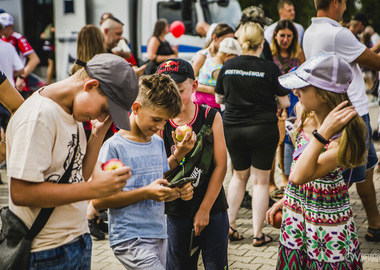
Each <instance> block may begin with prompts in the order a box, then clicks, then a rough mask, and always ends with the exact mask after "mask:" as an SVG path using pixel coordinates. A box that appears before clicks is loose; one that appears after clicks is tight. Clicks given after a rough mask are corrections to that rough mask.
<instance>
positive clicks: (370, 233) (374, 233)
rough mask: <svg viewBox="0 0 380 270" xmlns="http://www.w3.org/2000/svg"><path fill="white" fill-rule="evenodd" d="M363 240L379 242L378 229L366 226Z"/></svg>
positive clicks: (379, 231) (379, 233)
mask: <svg viewBox="0 0 380 270" xmlns="http://www.w3.org/2000/svg"><path fill="white" fill-rule="evenodd" d="M365 240H367V241H369V242H379V241H380V229H374V228H370V227H368V228H367V234H366V235H365Z"/></svg>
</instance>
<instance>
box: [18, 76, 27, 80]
mask: <svg viewBox="0 0 380 270" xmlns="http://www.w3.org/2000/svg"><path fill="white" fill-rule="evenodd" d="M17 78H20V79H21V80H24V79H25V78H24V77H23V76H21V75H18V76H17Z"/></svg>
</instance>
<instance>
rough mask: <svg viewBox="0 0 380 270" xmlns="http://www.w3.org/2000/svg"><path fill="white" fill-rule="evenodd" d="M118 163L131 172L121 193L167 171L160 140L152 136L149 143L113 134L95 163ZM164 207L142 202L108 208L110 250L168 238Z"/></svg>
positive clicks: (164, 154) (154, 178) (154, 203)
mask: <svg viewBox="0 0 380 270" xmlns="http://www.w3.org/2000/svg"><path fill="white" fill-rule="evenodd" d="M111 158H118V159H120V160H121V161H122V162H123V163H124V164H125V165H126V166H129V167H130V168H131V170H132V176H131V178H129V179H128V180H127V184H126V185H125V186H124V188H123V190H133V189H137V188H141V187H143V186H146V185H149V184H150V183H152V182H153V181H155V180H156V179H159V178H163V174H164V173H165V172H166V171H168V170H169V164H168V161H167V157H166V152H165V148H164V142H163V140H162V139H161V138H160V137H159V136H157V135H153V136H152V138H151V141H150V142H148V143H138V142H134V141H131V140H128V139H126V138H124V137H123V136H121V135H120V134H118V133H116V134H115V135H114V136H112V137H111V138H110V139H108V140H107V141H106V142H105V143H104V144H103V146H102V148H101V150H100V153H99V158H98V160H99V161H101V162H106V161H107V160H109V159H111ZM164 208H165V206H164V203H163V202H156V201H153V200H143V201H140V202H137V203H135V204H132V205H128V206H125V207H122V208H111V209H109V210H108V213H109V238H110V245H111V247H112V246H114V245H117V244H119V243H122V242H124V241H127V240H129V239H133V238H137V237H141V238H154V239H164V238H167V231H166V223H165V214H164Z"/></svg>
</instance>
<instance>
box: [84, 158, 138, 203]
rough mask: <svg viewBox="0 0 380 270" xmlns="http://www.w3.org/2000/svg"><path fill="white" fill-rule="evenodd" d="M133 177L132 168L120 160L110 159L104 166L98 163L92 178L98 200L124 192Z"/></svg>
mask: <svg viewBox="0 0 380 270" xmlns="http://www.w3.org/2000/svg"><path fill="white" fill-rule="evenodd" d="M131 175H132V172H131V168H129V167H127V166H125V165H124V164H123V163H122V162H121V161H120V160H118V159H110V160H109V161H107V162H105V163H103V164H102V163H101V162H97V163H96V165H95V168H94V172H93V174H92V178H91V184H92V185H93V187H94V192H96V194H97V196H96V198H100V197H106V196H110V195H113V194H115V193H117V192H119V191H121V190H123V188H124V186H125V184H126V181H127V179H128V178H130V177H131Z"/></svg>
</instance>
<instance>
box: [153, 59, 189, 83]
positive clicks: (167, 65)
mask: <svg viewBox="0 0 380 270" xmlns="http://www.w3.org/2000/svg"><path fill="white" fill-rule="evenodd" d="M156 73H157V74H167V75H169V76H170V77H171V78H172V79H173V80H174V81H175V82H176V83H183V82H184V81H185V80H186V79H187V78H190V79H193V80H195V76H194V70H193V67H192V66H191V65H190V63H189V62H188V61H186V60H183V59H181V58H171V59H168V60H166V61H165V62H163V63H161V65H159V67H158V68H157V71H156Z"/></svg>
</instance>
